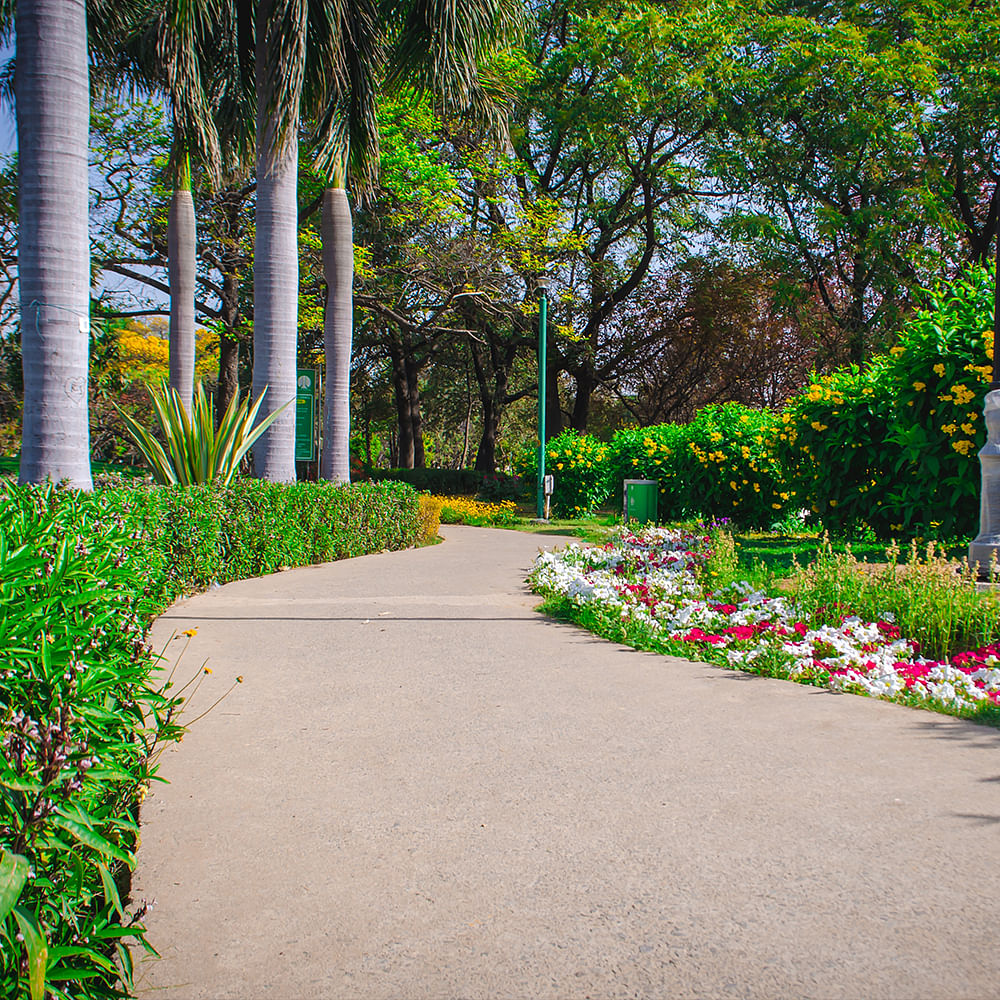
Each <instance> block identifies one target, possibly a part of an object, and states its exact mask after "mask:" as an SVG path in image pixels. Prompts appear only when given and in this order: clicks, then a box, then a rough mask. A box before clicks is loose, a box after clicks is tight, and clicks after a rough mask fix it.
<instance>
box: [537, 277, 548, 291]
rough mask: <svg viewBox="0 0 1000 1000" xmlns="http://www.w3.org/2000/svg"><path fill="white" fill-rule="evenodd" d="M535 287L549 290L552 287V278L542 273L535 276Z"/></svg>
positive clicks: (540, 289)
mask: <svg viewBox="0 0 1000 1000" xmlns="http://www.w3.org/2000/svg"><path fill="white" fill-rule="evenodd" d="M535 287H536V288H537V289H538V290H539V291H540V292H547V291H548V290H549V289H550V288H551V287H552V279H551V278H550V277H549V276H548V275H547V274H540V275H539V276H538V277H537V278H535Z"/></svg>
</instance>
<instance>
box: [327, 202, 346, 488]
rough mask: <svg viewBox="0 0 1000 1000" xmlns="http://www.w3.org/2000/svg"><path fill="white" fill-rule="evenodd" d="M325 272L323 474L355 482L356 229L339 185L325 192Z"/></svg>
mask: <svg viewBox="0 0 1000 1000" xmlns="http://www.w3.org/2000/svg"><path fill="white" fill-rule="evenodd" d="M322 227H323V229H322V239H323V274H324V277H325V278H326V288H327V296H326V311H325V313H324V316H323V349H324V352H325V354H326V390H325V393H324V408H323V459H322V461H321V462H320V469H321V475H322V477H323V478H324V479H329V480H330V481H332V482H335V483H349V482H350V481H351V340H352V336H353V326H354V302H353V295H354V233H353V225H352V221H351V205H350V202H349V201H348V200H347V192H346V191H345V190H344V189H343V188H340V187H337V188H327V189H326V190H325V191H324V192H323V221H322Z"/></svg>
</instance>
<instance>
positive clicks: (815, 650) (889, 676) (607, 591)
mask: <svg viewBox="0 0 1000 1000" xmlns="http://www.w3.org/2000/svg"><path fill="white" fill-rule="evenodd" d="M710 556H711V551H710V545H709V539H708V538H707V537H706V536H705V535H703V534H695V533H692V532H686V531H677V530H669V529H664V528H648V529H645V530H643V531H640V532H638V533H632V532H629V531H622V532H620V533H619V534H618V535H617V536H616V537H615V538H614V539H613V540H612V541H611V542H609V543H608V544H607V545H605V546H603V547H602V548H596V547H595V548H581V547H580V546H578V545H575V544H572V545H570V546H568V547H567V548H566V549H563V550H562V551H560V552H554V553H553V552H546V553H542V554H541V555H540V556H539V557H538V560H537V561H536V563H535V566H534V568H533V570H532V573H531V577H530V579H531V583H532V585H533V587H534V589H535V590H536V592H538V593H541V594H543V595H545V596H546V597H547V598H548V604H547V609H548V610H550V611H553V612H556V613H562V614H564V615H565V616H566V617H570V618H572V619H573V620H575V621H577V622H578V623H580V624H582V625H584V626H586V627H588V628H590V629H591V630H592V631H595V632H598V633H599V634H601V635H604V636H605V637H607V638H610V639H614V640H617V641H622V642H626V643H628V644H629V645H633V646H637V647H639V648H644V649H652V650H655V651H659V652H664V653H672V654H675V655H680V656H685V657H689V658H690V657H692V656H694V657H696V658H697V659H703V660H708V661H710V662H714V663H719V664H721V665H722V666H726V667H729V668H731V669H736V670H744V671H748V672H751V673H759V674H764V675H767V676H772V677H783V678H790V679H792V680H797V681H801V682H805V683H809V684H815V685H817V686H821V687H829V688H831V689H833V690H838V691H848V692H853V693H856V694H865V695H870V696H872V697H878V698H885V699H889V700H891V701H897V702H902V703H905V704H908V705H915V706H921V707H927V708H933V709H936V710H938V711H945V712H949V713H952V714H957V715H969V716H971V715H976V716H980V715H984V714H986V713H993V712H994V711H995V709H996V708H997V706H1000V644H997V645H991V646H985V647H983V648H981V649H977V650H972V651H968V652H961V653H958V654H957V655H953V656H951V657H950V658H949V659H947V660H930V659H926V658H924V657H922V656H921V655H920V650H919V644H918V643H916V642H915V641H913V640H911V639H908V638H906V637H904V636H902V635H900V630H899V628H898V627H897V626H896V625H895V624H894V622H893V620H892V616H891V615H885V616H882V617H881V618H880V620H878V621H874V622H868V621H863V620H862V619H860V618H858V617H856V616H852V615H849V614H848V615H843V616H839V615H838V616H835V617H837V618H838V624H836V625H834V624H823V625H810V624H807V621H808V620H809V619H810V618H811V617H813V615H812V613H811V610H812V609H803V608H799V607H796V606H795V605H794V603H792V602H791V601H790V600H789V599H788V598H785V597H775V596H771V595H768V594H766V593H763V592H762V591H760V590H756V589H754V588H753V587H752V586H751V585H750V584H747V583H743V582H737V583H733V584H729V585H726V586H723V587H719V588H717V589H714V590H710V589H708V586H707V584H706V578H707V577H706V574H705V573H704V572H703V570H704V567H705V566H706V563H707V562H708V560H709V558H710ZM804 619H805V620H804Z"/></svg>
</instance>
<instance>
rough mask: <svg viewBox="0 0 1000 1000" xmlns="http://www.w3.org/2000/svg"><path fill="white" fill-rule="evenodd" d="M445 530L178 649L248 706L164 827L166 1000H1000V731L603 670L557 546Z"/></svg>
mask: <svg viewBox="0 0 1000 1000" xmlns="http://www.w3.org/2000/svg"><path fill="white" fill-rule="evenodd" d="M443 533H444V534H445V535H446V536H447V542H446V543H445V544H442V545H438V546H434V547H431V548H426V549H420V550H416V551H407V552H398V553H392V554H383V555H377V556H369V557H365V558H362V559H355V560H351V561H347V562H341V563H333V564H328V565H324V566H319V567H312V568H307V569H301V570H294V571H291V572H288V573H283V574H278V575H275V576H271V577H267V578H264V579H259V580H248V581H243V582H240V583H234V584H230V585H229V586H226V587H222V588H220V589H216V590H214V591H212V592H210V593H207V594H204V595H202V596H199V597H196V598H193V599H191V600H189V601H186V602H184V603H182V604H179V605H177V606H175V607H174V608H172V609H171V610H170V611H169V612H168V613H167V614H166V615H164V617H163V618H162V619H160V621H159V622H158V624H157V626H156V629H155V632H154V635H155V636H156V637H157V639H158V640H159V641H160V644H162V643H163V642H166V640H167V638H168V637H169V635H170V634H171V633H172V632H173V631H174V630H177V631H180V630H183V629H187V628H190V627H194V626H197V628H198V630H199V631H198V634H197V636H196V637H195V639H194V640H193V642H192V645H191V648H190V650H189V651H188V654H187V656H186V657H185V661H184V662H185V664H186V665H187V667H188V668H190V669H191V670H194V669H195V668H196V667H197V666H198V664H199V663H200V662H201V661H202V660H204V659H205V658H206V657H207V658H208V663H209V666H210V667H211V668H212V670H213V674H212V676H211V677H210V678H207V683H206V685H205V686H204V687H203V689H202V690H201V691H200V692H199V694H198V698H197V702H198V703H200V705H201V706H203V707H204V706H207V705H208V704H209V703H210V702H211V700H212V699H213V698H214V697H215V695H216V694H217V693H218V692H221V691H222V690H224V689H225V687H227V686H228V684H229V681H230V679H231V678H232V677H233V676H234V675H236V674H242V675H243V676H244V678H245V683H244V684H243V685H242V686H240V687H238V688H237V689H236V691H235V692H234V693H233V694H232V695H231V696H230V697H229V698H228V699H227V700H226V701H224V702H223V703H222V704H221V705H220V706H219V707H218V708H217V709H216V710H215V711H214V712H212V713H211V714H210V715H208V716H207V717H206V718H204V719H202V720H201V721H200V722H198V723H197V724H196V725H195V726H194V728H193V730H192V731H191V733H190V734H189V735H188V736H187V737H186V738H185V740H184V742H183V744H181V745H180V746H177V747H175V748H172V749H170V750H168V751H167V752H166V753H165V754H164V757H163V758H162V769H161V773H162V775H163V776H164V777H166V778H168V779H169V780H170V782H171V784H169V785H165V786H160V785H157V786H154V789H153V792H152V793H151V795H150V796H149V798H148V799H147V801H146V804H145V806H144V807H143V815H142V819H143V844H142V848H141V851H140V854H139V868H138V872H137V875H136V879H135V884H134V891H133V896H134V898H135V899H137V900H141V899H148V900H155V905H154V906H153V908H152V909H151V911H150V913H149V917H148V925H149V930H150V939H151V941H152V942H153V943H154V944H155V946H156V947H157V948H158V949H159V951H160V953H161V955H162V958H161V959H159V960H156V959H148V960H144V961H142V962H141V963H140V964H139V968H138V971H137V979H138V981H139V984H140V985H139V988H140V994H141V996H143V997H150V998H153V997H157V998H159V997H162V998H168V997H169V998H186V1000H187V998H190V1000H195V998H213V1000H223V998H240V1000H243V998H246V1000H260V998H279V1000H299V998H301V1000H306V998H309V1000H325V998H355V997H357V998H365V1000H368V998H404V1000H409V998H414V1000H422V998H463V997H469V998H536V997H551V998H584V997H592V998H605V997H607V998H611V997H644V998H664V1000H666V998H675V997H703V998H706V997H820V998H823V997H847V998H876V997H899V998H922V997H942V998H966V997H967V998H981V997H996V996H1000V948H998V945H997V934H998V928H1000V732H997V731H995V730H990V729H985V728H982V727H978V726H974V725H971V724H967V723H963V722H959V721H956V720H952V719H948V718H945V717H943V716H938V715H933V714H931V713H925V712H918V711H913V710H908V709H904V708H901V707H898V706H894V705H889V704H882V703H879V702H875V701H868V700H865V699H862V698H857V697H853V696H849V695H834V694H830V693H826V692H823V691H819V690H817V689H814V688H807V687H801V686H799V685H796V684H791V683H785V682H782V681H774V680H765V679H760V678H756V677H751V676H748V675H743V674H735V673H729V672H727V671H725V670H721V669H719V668H716V667H711V666H706V665H704V664H698V663H688V662H686V661H683V660H674V659H669V658H663V657H657V656H653V655H650V654H645V653H637V652H634V651H632V650H628V649H625V648H623V647H620V646H616V645H613V644H610V643H606V642H603V641H601V640H599V639H596V638H594V637H592V636H590V635H588V634H586V633H584V632H581V631H578V630H576V629H574V628H572V627H570V626H567V625H562V624H558V623H555V622H552V621H548V620H546V619H544V618H542V617H541V616H539V615H536V614H535V613H534V612H533V610H532V608H533V606H534V605H535V604H536V603H537V601H536V599H535V598H534V597H533V596H532V595H531V594H529V593H528V592H527V591H526V589H525V588H524V585H523V578H524V575H525V572H526V570H527V568H528V566H529V564H530V562H531V559H532V557H533V555H534V554H535V552H536V551H537V548H538V544H539V539H538V538H537V537H535V536H531V535H525V534H519V533H516V532H505V531H490V530H486V529H475V528H457V527H446V528H445V529H444V531H443ZM545 541H553V539H546V540H545ZM179 646H180V643H179V642H178V641H175V642H174V643H172V644H171V650H172V651H176V650H177V649H179ZM197 711H198V704H196V705H195V706H194V708H193V712H194V713H197Z"/></svg>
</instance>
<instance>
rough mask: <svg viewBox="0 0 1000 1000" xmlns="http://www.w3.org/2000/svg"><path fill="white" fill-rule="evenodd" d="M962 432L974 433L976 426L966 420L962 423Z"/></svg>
mask: <svg viewBox="0 0 1000 1000" xmlns="http://www.w3.org/2000/svg"><path fill="white" fill-rule="evenodd" d="M962 433H963V434H970V435H971V434H975V433H976V428H975V427H973V426H972V424H970V423H969V422H968V421H966V422H965V423H964V424H962Z"/></svg>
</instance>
